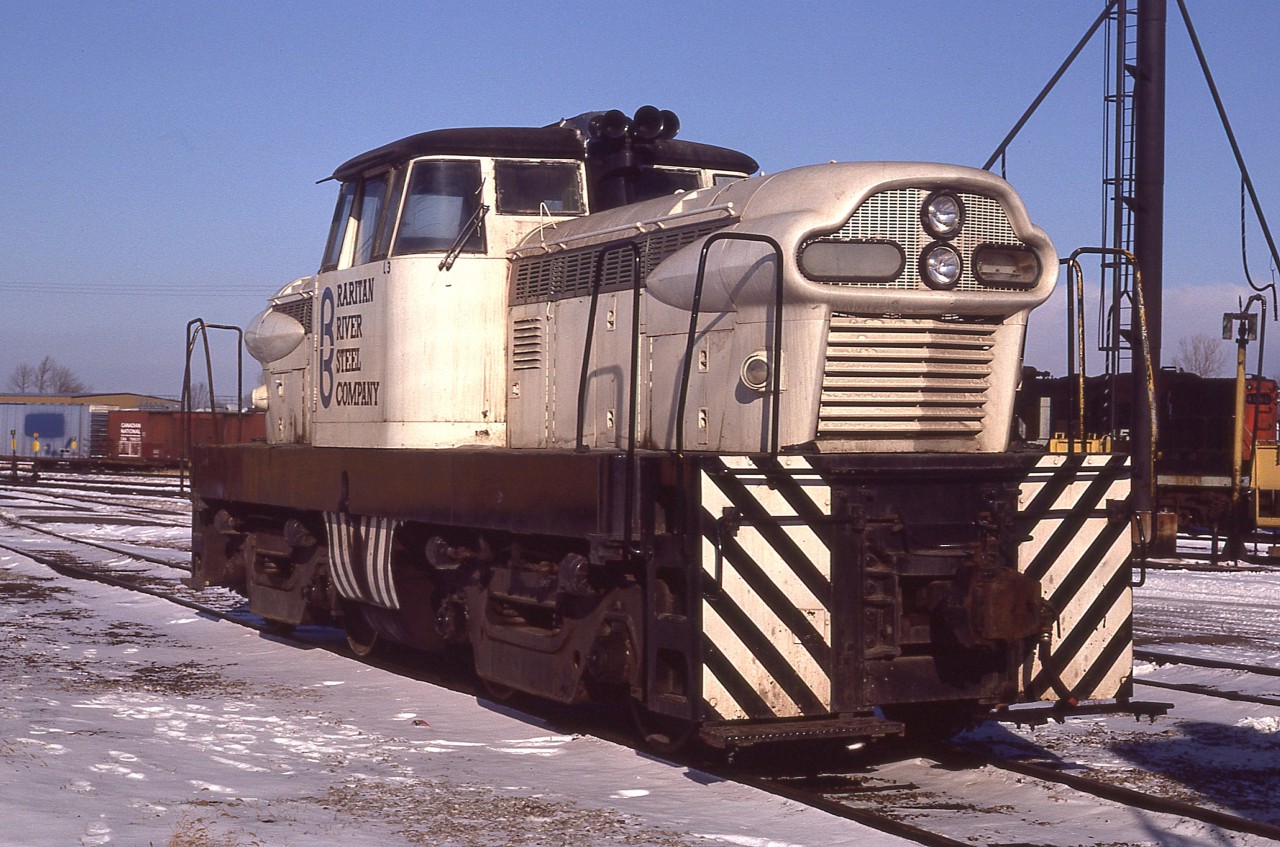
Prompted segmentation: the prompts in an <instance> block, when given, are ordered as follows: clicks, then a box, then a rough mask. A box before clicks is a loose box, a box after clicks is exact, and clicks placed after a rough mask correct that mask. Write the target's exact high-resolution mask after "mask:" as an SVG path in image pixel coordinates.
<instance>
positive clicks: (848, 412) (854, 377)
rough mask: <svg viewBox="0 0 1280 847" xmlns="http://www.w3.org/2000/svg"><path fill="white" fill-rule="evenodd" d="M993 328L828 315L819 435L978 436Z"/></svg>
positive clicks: (982, 417)
mask: <svg viewBox="0 0 1280 847" xmlns="http://www.w3.org/2000/svg"><path fill="white" fill-rule="evenodd" d="M996 329H997V327H996V325H994V324H990V323H978V322H959V321H949V320H933V319H906V318H858V317H853V316H850V315H840V314H836V315H833V316H832V317H831V328H830V331H829V333H828V336H827V357H826V366H825V368H824V370H823V377H822V401H821V405H820V407H819V411H818V436H819V437H828V438H872V437H874V438H914V439H918V438H922V437H924V438H928V437H945V438H955V437H957V436H971V437H974V438H976V437H977V436H978V435H979V434H981V432H982V427H983V421H984V418H985V417H986V405H987V389H988V387H989V385H990V377H991V362H992V357H993V347H994V346H995V333H996Z"/></svg>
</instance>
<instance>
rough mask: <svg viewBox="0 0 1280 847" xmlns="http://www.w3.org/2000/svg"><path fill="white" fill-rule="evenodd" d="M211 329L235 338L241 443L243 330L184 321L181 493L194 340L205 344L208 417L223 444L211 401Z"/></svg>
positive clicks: (197, 320)
mask: <svg viewBox="0 0 1280 847" xmlns="http://www.w3.org/2000/svg"><path fill="white" fill-rule="evenodd" d="M211 329H222V330H229V331H231V332H234V333H235V334H236V440H237V441H243V440H244V408H243V399H244V330H242V329H241V328H240V327H238V326H230V325H227V324H211V323H208V322H206V321H205V319H204V318H194V319H192V320H190V321H187V348H186V356H185V361H186V365H185V367H184V368H183V372H182V399H181V401H180V404H179V405H180V409H179V411H180V414H181V418H182V443H181V445H180V446H181V456H180V461H179V463H178V466H179V471H178V487H179V490H183V489H184V488H185V487H186V481H187V480H186V474H187V464H188V462H189V461H190V458H191V452H192V443H191V442H192V425H191V416H192V412H193V411H194V410H193V409H192V408H191V405H192V398H191V354H192V352H193V351H194V350H195V346H196V339H197V338H200V339H202V340H203V342H204V362H205V374H206V379H207V380H208V383H209V416H210V420H211V421H212V423H213V437H214V439H215V441H216V442H217V443H219V444H221V443H222V430H221V428H220V427H219V426H218V413H217V411H216V409H215V406H216V403H215V402H214V398H215V397H216V396H217V395H216V394H215V393H214V390H213V356H212V354H211V353H210V352H209V330H211Z"/></svg>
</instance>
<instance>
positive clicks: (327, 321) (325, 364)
mask: <svg viewBox="0 0 1280 847" xmlns="http://www.w3.org/2000/svg"><path fill="white" fill-rule="evenodd" d="M334 311H335V305H334V302H333V289H332V288H326V289H325V290H324V293H323V294H321V295H320V405H322V406H324V407H325V408H326V409H327V408H329V401H331V400H332V399H333V313H334Z"/></svg>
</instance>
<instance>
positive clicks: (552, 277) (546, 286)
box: [511, 221, 726, 305]
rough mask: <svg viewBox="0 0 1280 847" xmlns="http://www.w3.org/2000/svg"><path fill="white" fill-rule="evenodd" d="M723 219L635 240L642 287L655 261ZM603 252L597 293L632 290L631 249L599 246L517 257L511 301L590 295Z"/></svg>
mask: <svg viewBox="0 0 1280 847" xmlns="http://www.w3.org/2000/svg"><path fill="white" fill-rule="evenodd" d="M725 223H726V221H716V222H711V223H703V224H698V225H696V226H687V227H682V228H679V229H669V230H658V231H656V232H651V233H646V234H645V235H643V236H640V237H638V238H637V239H636V241H635V243H636V245H637V246H638V247H639V248H640V273H641V277H642V280H641V284H643V277H645V276H648V274H649V272H650V271H651V270H653V269H654V268H655V267H656V266H657V265H658V264H659V263H661V262H662V261H663V260H664V259H666V258H667V257H668V256H670V255H671V254H672V253H674V252H676V251H677V250H679V249H680V248H681V247H684V246H686V245H688V244H691V243H693V242H694V241H696V240H698V239H699V238H703V237H705V236H707V235H710V234H711V233H712V232H715V231H716V230H717V229H720V228H722V227H723V226H724V225H725ZM605 247H609V248H610V249H608V250H605V257H604V266H603V268H602V269H601V279H600V290H601V291H609V290H611V289H618V288H630V287H632V286H633V285H634V284H635V280H634V279H633V277H634V271H633V262H634V258H633V255H634V254H633V253H632V251H631V248H630V247H623V246H618V245H617V244H616V243H614V244H612V245H601V246H599V247H588V248H584V249H582V250H572V251H566V252H563V253H556V254H553V255H550V256H532V257H528V258H523V259H517V260H516V262H515V267H514V268H513V270H512V285H511V303H512V305H519V304H522V303H537V302H545V301H548V300H562V299H564V298H566V297H583V296H587V295H589V294H591V275H592V274H593V273H594V272H595V268H596V262H597V261H599V256H600V252H601V251H602V250H604V249H605Z"/></svg>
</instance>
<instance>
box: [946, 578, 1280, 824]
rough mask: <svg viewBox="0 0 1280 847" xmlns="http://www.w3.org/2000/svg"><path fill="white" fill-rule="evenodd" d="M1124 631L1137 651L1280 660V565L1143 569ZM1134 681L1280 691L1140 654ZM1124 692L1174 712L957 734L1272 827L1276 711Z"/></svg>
mask: <svg viewBox="0 0 1280 847" xmlns="http://www.w3.org/2000/svg"><path fill="white" fill-rule="evenodd" d="M1134 629H1135V637H1136V640H1137V645H1138V647H1139V648H1149V649H1152V650H1157V651H1160V652H1168V653H1178V654H1182V655H1191V656H1204V657H1208V658H1214V659H1221V660H1225V661H1231V662H1238V663H1243V664H1254V665H1263V666H1267V667H1272V668H1275V667H1280V572H1275V571H1271V572H1258V571H1246V570H1240V571H1225V572H1221V571H1220V572H1192V571H1165V570H1153V571H1149V572H1148V573H1147V579H1146V584H1145V585H1143V586H1141V587H1139V588H1137V589H1135V591H1134ZM1134 676H1135V680H1138V681H1139V682H1140V681H1141V680H1144V679H1155V680H1165V681H1177V682H1179V683H1196V684H1201V685H1205V686H1207V687H1210V688H1215V689H1218V690H1223V691H1235V692H1240V693H1244V694H1251V695H1255V696H1266V697H1280V679H1277V678H1276V677H1263V676H1252V675H1248V674H1244V673H1241V672H1239V671H1220V670H1209V669H1197V668H1189V667H1186V666H1175V665H1166V666H1164V667H1156V666H1155V665H1153V664H1151V663H1148V662H1141V661H1139V662H1136V663H1135V666H1134ZM1134 697H1135V699H1139V700H1155V701H1160V702H1168V703H1173V704H1174V708H1173V709H1171V710H1170V712H1169V714H1168V715H1167V716H1166V717H1162V718H1158V719H1157V720H1156V721H1155V722H1154V723H1149V722H1147V721H1145V720H1144V721H1142V722H1140V723H1139V722H1136V721H1134V719H1133V718H1123V717H1097V718H1075V719H1072V720H1069V721H1067V722H1066V723H1065V724H1062V725H1057V724H1050V725H1048V726H1044V727H1040V728H1038V729H1035V730H1031V729H1025V728H1023V729H1018V728H1015V727H1011V726H1007V725H999V724H987V725H984V726H982V727H980V728H978V729H977V730H974V731H973V732H971V733H967V734H966V735H964V736H961V740H962V741H964V742H967V743H972V744H976V745H979V746H985V747H988V748H997V749H1004V750H1006V751H1008V752H1016V753H1018V754H1021V755H1024V756H1028V757H1031V758H1035V759H1037V760H1040V761H1045V762H1049V763H1059V764H1064V766H1066V767H1068V769H1071V768H1072V767H1073V765H1072V764H1070V763H1080V764H1082V765H1085V766H1087V767H1089V768H1091V769H1094V770H1099V771H1102V772H1104V773H1107V774H1109V776H1110V779H1109V781H1111V782H1113V783H1115V784H1118V785H1124V786H1127V787H1130V788H1135V789H1138V790H1144V791H1150V792H1151V793H1156V794H1161V795H1165V796H1171V797H1175V798H1178V799H1188V800H1193V801H1195V802H1199V803H1201V804H1205V805H1208V806H1212V807H1214V808H1218V809H1221V810H1224V811H1228V812H1232V813H1234V814H1239V815H1243V816H1245V817H1249V818H1252V819H1254V820H1259V821H1264V822H1268V823H1273V824H1280V803H1278V802H1277V800H1276V798H1277V797H1280V707H1276V706H1269V705H1261V704H1256V703H1247V702H1230V701H1226V700H1221V699H1215V698H1210V697H1206V696H1203V695H1198V694H1187V693H1182V692H1177V691H1169V690H1164V689H1159V688H1154V687H1149V686H1144V685H1141V684H1138V685H1136V686H1135V689H1134ZM1194 843H1199V842H1194ZM1221 843H1240V842H1238V841H1236V842H1232V841H1230V840H1229V839H1226V838H1225V837H1224V838H1223V839H1222V841H1221Z"/></svg>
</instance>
